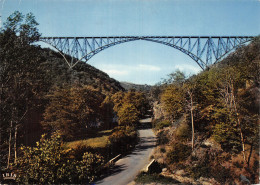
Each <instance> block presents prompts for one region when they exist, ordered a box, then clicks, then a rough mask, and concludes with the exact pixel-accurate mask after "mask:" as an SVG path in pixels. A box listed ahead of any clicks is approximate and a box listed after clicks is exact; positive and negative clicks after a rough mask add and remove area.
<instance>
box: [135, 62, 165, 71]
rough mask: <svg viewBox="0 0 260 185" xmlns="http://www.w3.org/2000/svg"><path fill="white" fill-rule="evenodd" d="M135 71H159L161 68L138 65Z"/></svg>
mask: <svg viewBox="0 0 260 185" xmlns="http://www.w3.org/2000/svg"><path fill="white" fill-rule="evenodd" d="M136 69H137V70H143V71H160V70H161V68H160V67H158V66H153V65H147V64H139V65H138V66H137V67H136Z"/></svg>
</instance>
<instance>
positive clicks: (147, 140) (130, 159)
mask: <svg viewBox="0 0 260 185" xmlns="http://www.w3.org/2000/svg"><path fill="white" fill-rule="evenodd" d="M150 122H151V118H147V119H143V120H140V123H141V124H143V125H146V124H147V123H148V124H149V123H150ZM138 132H139V137H140V142H139V144H138V145H137V146H136V148H135V150H134V151H133V152H132V153H131V154H129V155H127V156H125V157H124V158H122V159H120V160H118V161H117V162H116V163H115V166H114V168H113V169H112V170H111V172H110V173H111V175H110V176H108V177H106V178H104V179H102V180H100V181H98V182H96V183H95V184H99V185H127V184H129V183H131V182H133V180H134V179H135V177H136V176H137V175H138V173H139V172H140V171H141V170H142V169H143V168H145V167H146V166H147V165H148V164H149V161H150V156H151V154H152V152H153V149H154V147H155V146H156V136H155V134H154V133H153V131H152V129H151V128H147V129H139V130H138Z"/></svg>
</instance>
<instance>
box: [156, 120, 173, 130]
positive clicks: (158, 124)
mask: <svg viewBox="0 0 260 185" xmlns="http://www.w3.org/2000/svg"><path fill="white" fill-rule="evenodd" d="M171 125H172V123H171V122H170V121H168V120H162V121H158V122H155V123H154V127H155V129H156V130H160V129H163V128H165V127H169V126H171Z"/></svg>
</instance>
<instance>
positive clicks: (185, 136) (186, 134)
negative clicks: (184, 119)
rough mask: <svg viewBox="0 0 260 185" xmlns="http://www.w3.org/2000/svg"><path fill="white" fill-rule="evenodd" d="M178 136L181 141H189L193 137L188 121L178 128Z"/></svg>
mask: <svg viewBox="0 0 260 185" xmlns="http://www.w3.org/2000/svg"><path fill="white" fill-rule="evenodd" d="M175 135H176V138H177V139H178V140H180V141H187V140H190V139H191V130H190V127H189V125H188V124H187V123H182V124H180V126H179V127H178V128H177V129H176V133H175Z"/></svg>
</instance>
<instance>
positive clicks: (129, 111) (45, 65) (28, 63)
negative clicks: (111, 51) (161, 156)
mask: <svg viewBox="0 0 260 185" xmlns="http://www.w3.org/2000/svg"><path fill="white" fill-rule="evenodd" d="M37 25H38V23H37V22H36V20H35V17H34V16H33V15H32V14H31V13H29V14H27V15H23V14H22V13H20V12H18V11H16V12H14V13H13V14H12V15H11V16H10V17H8V19H7V21H6V22H5V23H4V27H3V29H1V31H0V45H1V47H0V83H1V84H0V94H1V96H0V97H1V100H0V111H1V120H0V122H1V128H0V132H1V133H0V137H1V139H0V141H1V143H0V149H1V153H0V158H1V160H0V163H1V164H0V166H1V168H0V172H1V174H2V173H5V172H6V171H14V170H15V171H16V173H17V175H18V178H17V182H19V183H37V184H38V183H39V184H45V183H52V184H53V183H90V182H92V181H93V180H95V179H96V177H97V176H99V175H100V174H99V173H100V172H101V171H102V169H103V163H104V162H105V161H107V160H109V159H111V157H114V156H115V155H117V154H118V153H122V154H123V153H126V152H127V151H129V149H130V148H133V146H134V145H135V144H136V142H137V131H136V129H135V128H134V126H135V125H136V124H137V122H138V119H139V118H140V117H142V116H143V115H144V114H145V111H146V108H147V105H148V102H147V100H146V97H145V95H144V94H143V93H139V92H132V91H131V92H119V91H124V88H122V87H121V85H120V83H119V82H117V81H115V80H114V79H111V78H109V76H108V75H107V74H105V73H104V72H101V71H99V70H97V69H95V68H93V67H91V66H89V65H88V64H85V63H83V62H79V63H78V64H77V66H75V67H74V68H73V69H69V68H68V66H66V63H65V62H64V61H63V58H62V56H60V55H59V54H58V53H56V52H54V51H52V50H50V49H42V48H40V47H39V46H38V45H36V42H37V41H38V40H39V37H40V35H41V34H40V33H39V31H38V29H37ZM116 93H117V94H119V96H121V95H122V97H123V99H122V101H121V99H118V100H116V101H121V102H119V104H117V103H116V101H111V98H112V97H113V100H115V97H116V95H115V94H116ZM121 105H122V107H121ZM116 107H118V109H117V108H116ZM120 108H122V109H120ZM119 109H120V110H119ZM133 115H134V116H133ZM118 125H120V127H118V128H115V127H116V126H118ZM130 126H131V127H130ZM114 128H115V129H114ZM104 129H113V132H112V131H111V132H107V133H102V134H101V132H102V130H104ZM43 133H45V135H44V136H43V137H42V138H41V135H42V134H43ZM54 135H55V136H54ZM101 135H102V136H101ZM99 136H100V137H99ZM36 141H37V142H36ZM68 141H70V144H64V143H65V142H68ZM35 142H36V143H37V144H36V146H35ZM63 142H64V143H63ZM90 142H91V144H89V143H90ZM92 142H93V143H92ZM72 145H76V146H72ZM116 145H118V146H120V147H119V148H117V147H116ZM68 146H69V147H68ZM64 147H66V148H64ZM112 150H113V151H112ZM11 164H12V166H11ZM1 180H2V179H0V181H1Z"/></svg>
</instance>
